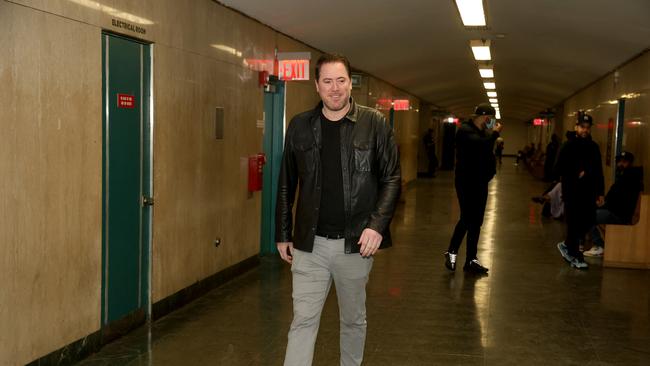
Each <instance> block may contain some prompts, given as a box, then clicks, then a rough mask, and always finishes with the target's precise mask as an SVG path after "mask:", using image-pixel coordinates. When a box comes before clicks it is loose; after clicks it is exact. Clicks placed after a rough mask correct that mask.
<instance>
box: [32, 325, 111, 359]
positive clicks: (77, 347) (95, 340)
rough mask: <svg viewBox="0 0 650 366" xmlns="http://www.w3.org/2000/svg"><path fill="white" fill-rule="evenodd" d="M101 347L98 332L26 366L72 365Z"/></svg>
mask: <svg viewBox="0 0 650 366" xmlns="http://www.w3.org/2000/svg"><path fill="white" fill-rule="evenodd" d="M101 347H102V334H101V331H99V330H98V331H96V332H94V333H92V334H90V335H88V336H86V337H83V338H81V339H79V340H76V341H74V342H72V343H70V344H68V345H66V346H63V347H62V348H60V349H58V350H56V351H54V352H51V353H49V354H47V355H45V356H43V357H41V358H38V359H36V360H34V361H32V362H30V363H28V364H27V366H49V365H57V366H61V365H72V364H74V363H77V362H79V361H81V360H83V359H84V358H86V357H88V356H90V355H91V354H93V353H95V352H97V351H99V349H100V348H101Z"/></svg>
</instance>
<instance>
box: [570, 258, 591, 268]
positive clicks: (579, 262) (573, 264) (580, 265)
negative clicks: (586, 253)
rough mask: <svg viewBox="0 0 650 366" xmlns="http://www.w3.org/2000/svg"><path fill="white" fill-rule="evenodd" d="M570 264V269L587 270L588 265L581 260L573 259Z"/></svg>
mask: <svg viewBox="0 0 650 366" xmlns="http://www.w3.org/2000/svg"><path fill="white" fill-rule="evenodd" d="M570 264H571V267H573V268H577V269H587V268H589V265H588V264H587V263H586V262H585V260H584V259H582V258H573V260H572V261H571V263H570Z"/></svg>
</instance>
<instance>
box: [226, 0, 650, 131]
mask: <svg viewBox="0 0 650 366" xmlns="http://www.w3.org/2000/svg"><path fill="white" fill-rule="evenodd" d="M219 1H220V2H221V3H223V4H225V5H227V6H229V7H231V8H234V9H236V10H239V11H241V12H242V13H244V14H247V15H249V16H251V17H252V18H254V19H257V20H259V21H260V22H262V23H265V24H267V25H269V26H271V27H273V28H275V29H276V30H279V31H281V32H283V33H285V34H287V35H289V36H292V37H294V38H296V39H298V40H301V41H303V42H305V43H307V44H309V45H311V46H313V47H316V48H318V49H321V50H323V51H327V52H339V53H343V54H345V55H346V56H348V57H349V59H350V61H351V63H352V65H353V67H355V68H357V69H360V70H362V71H365V72H368V73H370V74H373V75H375V76H377V77H379V78H382V79H384V80H386V81H388V82H390V83H392V84H393V85H395V86H397V87H399V88H401V89H403V90H405V91H407V92H409V93H411V94H413V95H415V96H418V97H420V98H421V99H423V100H424V101H427V102H429V103H432V104H434V105H436V106H438V107H439V108H442V109H445V110H447V111H449V112H451V113H453V114H455V115H457V116H468V115H469V114H471V112H472V110H473V106H475V105H476V104H478V103H481V102H487V101H488V100H487V99H488V98H487V96H486V94H485V89H484V88H483V84H482V80H481V77H480V75H479V73H478V67H477V62H476V61H475V60H474V58H473V57H472V52H471V49H470V47H469V40H471V39H489V40H491V42H492V46H491V51H492V61H493V63H494V72H495V80H496V84H497V92H498V95H499V104H500V107H501V115H502V117H503V119H504V120H506V121H513V122H514V121H525V120H529V119H531V118H534V117H535V116H537V115H538V113H539V112H540V111H542V110H545V109H547V108H551V107H554V106H556V105H557V104H559V103H561V102H562V101H563V100H564V99H566V98H567V97H569V96H570V95H572V94H573V93H575V92H576V91H578V90H580V89H581V88H583V87H585V86H586V85H588V84H590V83H591V82H593V81H595V80H597V79H598V78H600V77H601V76H603V75H605V74H607V73H608V72H610V71H612V70H613V69H614V68H616V67H617V66H619V65H621V64H622V63H623V62H625V61H627V60H629V59H630V58H632V57H634V56H635V55H637V54H639V53H640V52H642V51H643V50H645V49H647V48H648V46H650V1H649V0H625V1H612V0H571V1H566V0H544V1H534V0H486V4H487V6H486V12H487V17H488V27H487V29H480V30H476V29H474V30H470V29H466V28H464V27H463V25H462V23H461V20H460V16H459V15H458V11H457V9H456V6H455V4H454V1H453V0H436V1H432V0H402V1H391V0H367V1H351V0H328V1H316V0H302V1H296V0H274V1H259V0H219ZM501 36H504V38H500V37H501Z"/></svg>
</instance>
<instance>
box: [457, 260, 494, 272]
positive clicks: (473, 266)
mask: <svg viewBox="0 0 650 366" xmlns="http://www.w3.org/2000/svg"><path fill="white" fill-rule="evenodd" d="M463 270H464V271H467V272H473V273H487V272H488V269H487V268H486V267H483V266H482V265H481V263H480V262H479V261H478V259H472V260H471V261H469V262H467V263H465V266H463Z"/></svg>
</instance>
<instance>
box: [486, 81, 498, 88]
mask: <svg viewBox="0 0 650 366" xmlns="http://www.w3.org/2000/svg"><path fill="white" fill-rule="evenodd" d="M483 86H484V87H485V89H496V88H497V84H496V83H492V82H490V83H483Z"/></svg>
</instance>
